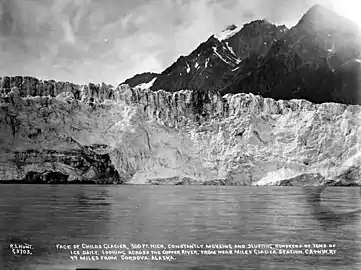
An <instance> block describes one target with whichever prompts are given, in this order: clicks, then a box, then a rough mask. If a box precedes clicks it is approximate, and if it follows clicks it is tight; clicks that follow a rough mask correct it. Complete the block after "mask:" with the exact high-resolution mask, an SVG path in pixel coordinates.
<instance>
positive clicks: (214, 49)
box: [213, 47, 231, 65]
mask: <svg viewBox="0 0 361 270" xmlns="http://www.w3.org/2000/svg"><path fill="white" fill-rule="evenodd" d="M213 52H214V53H215V54H216V55H217V56H218V57H219V58H221V60H222V61H223V62H225V63H226V64H228V65H231V63H229V62H227V61H226V60H225V59H224V58H223V57H222V55H220V54H219V53H218V52H217V48H215V47H213Z"/></svg>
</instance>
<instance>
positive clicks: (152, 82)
mask: <svg viewBox="0 0 361 270" xmlns="http://www.w3.org/2000/svg"><path fill="white" fill-rule="evenodd" d="M156 80H157V77H155V78H153V79H152V80H151V81H149V82H147V83H141V84H138V85H136V86H135V87H136V88H139V89H150V88H151V87H152V86H153V84H154V82H155V81H156Z"/></svg>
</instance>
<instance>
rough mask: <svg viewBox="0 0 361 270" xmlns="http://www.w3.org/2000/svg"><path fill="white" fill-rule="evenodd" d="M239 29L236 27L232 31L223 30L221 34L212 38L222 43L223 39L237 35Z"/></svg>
mask: <svg viewBox="0 0 361 270" xmlns="http://www.w3.org/2000/svg"><path fill="white" fill-rule="evenodd" d="M240 30H241V29H239V28H238V27H236V28H235V29H233V30H228V29H226V30H223V31H222V32H220V33H218V34H215V35H214V37H215V38H216V39H218V40H219V41H223V40H225V39H229V38H231V37H233V36H234V35H235V34H237V33H238V32H239V31H240Z"/></svg>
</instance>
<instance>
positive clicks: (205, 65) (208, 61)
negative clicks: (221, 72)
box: [204, 58, 209, 68]
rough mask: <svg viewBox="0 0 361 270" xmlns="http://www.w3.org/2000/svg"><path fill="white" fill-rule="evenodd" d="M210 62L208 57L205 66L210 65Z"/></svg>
mask: <svg viewBox="0 0 361 270" xmlns="http://www.w3.org/2000/svg"><path fill="white" fill-rule="evenodd" d="M208 62H209V58H207V60H206V63H205V64H204V67H205V68H207V67H208Z"/></svg>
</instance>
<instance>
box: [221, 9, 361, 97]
mask: <svg viewBox="0 0 361 270" xmlns="http://www.w3.org/2000/svg"><path fill="white" fill-rule="evenodd" d="M358 58H361V36H360V30H359V29H358V28H357V26H356V25H354V24H353V23H352V22H350V21H348V20H346V19H345V18H343V17H341V16H338V15H337V14H336V13H334V12H332V11H329V10H327V9H325V8H323V7H322V6H319V5H317V6H314V7H313V8H311V9H310V10H309V11H308V12H307V13H306V14H305V15H304V16H303V17H302V19H301V20H300V21H299V23H298V24H297V25H296V26H295V27H293V28H292V29H291V30H290V31H288V32H287V33H286V34H285V36H284V37H283V38H282V39H280V40H278V41H277V42H275V43H274V44H273V45H272V47H271V49H270V50H269V51H268V53H267V55H266V56H265V57H253V58H249V59H248V61H245V62H244V63H243V66H242V67H240V69H239V70H238V73H237V74H236V75H235V76H234V77H233V79H232V80H230V81H229V82H228V85H227V86H226V87H224V88H223V89H222V90H221V93H222V94H225V93H239V92H251V93H257V94H261V95H262V96H264V97H271V98H275V99H292V98H303V99H307V100H309V101H312V102H316V103H321V102H328V101H334V102H341V103H351V104H359V103H360V99H359V98H358V95H359V94H358V93H359V89H360V75H361V69H360V62H359V61H358V60H357V59H358Z"/></svg>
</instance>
